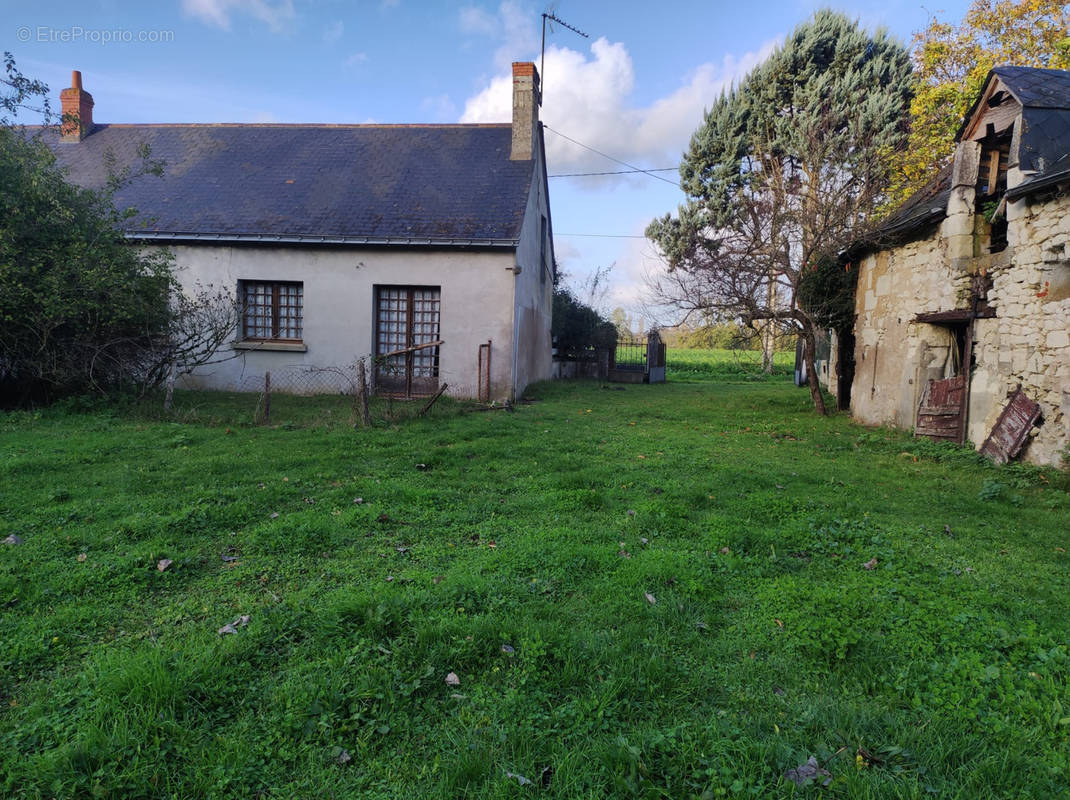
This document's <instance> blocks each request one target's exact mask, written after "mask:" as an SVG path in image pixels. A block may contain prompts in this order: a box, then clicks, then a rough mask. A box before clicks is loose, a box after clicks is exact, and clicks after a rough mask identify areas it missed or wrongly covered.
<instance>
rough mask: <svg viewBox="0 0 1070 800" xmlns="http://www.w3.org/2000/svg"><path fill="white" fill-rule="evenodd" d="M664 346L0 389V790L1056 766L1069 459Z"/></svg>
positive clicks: (916, 772)
mask: <svg viewBox="0 0 1070 800" xmlns="http://www.w3.org/2000/svg"><path fill="white" fill-rule="evenodd" d="M684 357H685V358H693V359H694V360H693V361H692V362H690V363H692V364H693V370H692V371H693V372H694V373H696V374H694V375H691V376H690V377H691V380H690V381H682V380H677V381H671V382H670V383H667V384H662V385H655V386H631V385H629V386H626V387H625V386H600V385H599V384H597V383H556V384H543V385H539V386H536V387H532V388H530V389H529V391H528V394H529V395H530V396H531V397H533V398H535V401H534V402H531V403H530V404H524V405H520V406H518V407H517V408H516V410H515V411H512V412H510V411H486V412H477V413H465V408H464V407H463V406H461V405H456V404H450V405H444V406H443V407H442V408H441V409H437V408H436V411H435V415H434V416H432V417H431V418H425V419H419V420H411V421H404V422H397V423H394V424H388V423H386V422H380V423H379V424H378V425H377V426H376V427H375V428H374V429H371V430H361V429H357V430H355V429H354V428H353V427H352V424H351V408H350V406H349V404H348V402H347V400H346V398H341V397H336V398H318V399H314V400H308V401H303V400H299V399H292V398H284V399H280V400H279V403H278V405H277V414H276V415H275V416H274V419H275V420H276V424H275V425H274V426H271V427H267V426H256V425H253V424H252V420H253V419H254V414H253V410H254V406H255V398H250V397H248V396H245V397H240V398H236V397H218V396H215V395H183V396H181V397H180V398H179V408H178V410H177V411H176V412H175V418H176V419H178V420H181V421H180V422H173V421H167V420H160V419H154V418H153V417H158V416H160V415H159V414H158V413H157V412H151V411H148V412H146V411H144V410H140V411H139V410H136V409H134V410H129V409H128V410H123V411H108V410H106V409H104V410H102V409H94V410H92V411H89V412H85V413H80V412H77V411H75V410H74V409H73V407H72V406H70V405H68V406H66V407H65V408H62V409H61V408H55V409H50V410H45V411H41V412H36V413H9V414H6V415H3V416H0V443H2V449H0V475H2V478H3V481H2V484H0V485H2V488H0V505H2V508H3V515H2V518H0V538H3V537H5V536H8V535H12V534H14V535H17V536H18V537H20V538H21V540H22V544H18V545H11V544H0V607H2V609H3V616H2V618H0V620H2V625H0V675H2V681H0V709H2V715H0V796H2V797H4V798H36V797H42V798H44V797H57V798H73V797H77V798H96V797H102V798H149V797H151V798H202V797H213V798H214V797H243V798H254V797H255V798H321V797H335V798H351V797H402V798H410V797H411V798H458V797H480V798H483V797H488V798H507V797H536V796H539V797H555V798H628V797H635V798H716V797H790V796H795V797H819V796H822V797H840V798H893V797H894V798H898V797H902V798H923V797H925V798H927V797H941V798H963V799H965V798H971V800H972V799H973V798H1007V797H1015V798H1017V797H1021V798H1041V797H1043V798H1050V797H1070V688H1068V687H1070V648H1068V622H1067V620H1068V619H1070V578H1068V565H1070V562H1068V556H1067V554H1066V548H1070V497H1068V495H1067V493H1066V491H1065V487H1066V485H1067V476H1066V475H1065V474H1060V473H1056V472H1051V471H1049V472H1041V471H1038V470H1036V469H1033V468H1029V467H1025V466H1013V467H1010V468H1003V469H997V468H995V467H992V466H990V465H987V464H985V463H983V462H982V461H981V460H979V458H978V457H977V456H976V455H975V454H973V453H972V452H971V451H967V450H959V449H955V448H952V447H947V446H937V445H934V444H932V443H930V442H925V441H915V440H913V439H911V438H910V437H908V436H906V435H904V434H900V433H893V432H889V431H885V430H869V429H865V428H861V427H859V426H856V425H854V424H852V423H851V422H850V421H849V420H848V419H847V418H846V417H844V416H842V415H839V416H833V417H829V418H824V419H822V418H818V417H816V416H814V415H813V413H812V412H811V411H810V410H809V407H808V396H807V392H806V391H805V390H802V389H797V388H795V387H793V386H792V385H791V384H790V382H789V381H787V380H786V379H785V378H783V377H781V378H779V379H777V380H776V381H775V382H761V381H758V382H754V381H746V380H740V381H739V382H735V383H730V382H728V381H727V380H721V381H720V382H700V381H698V377H699V376H698V374H697V373H699V372H700V371H701V369H703V368H706V369H709V370H714V369H715V367H714V366H710V365H711V364H713V363H714V359H713V357H712V356H710V357H708V358H707V360H706V362H703V361H702V360H701V359H700V358H699V357H696V356H692V355H691V354H687V355H686V356H684ZM683 363H684V361H683V359H682V358H680V354H678V353H675V352H674V353H672V354H671V358H670V377H672V376H673V375H674V372H673V365H674V364H683ZM704 363H705V365H706V366H705V367H704V366H703V364H704ZM358 498H359V499H360V502H356V500H357V499H358ZM160 559H170V560H171V561H172V563H171V565H170V567H169V568H167V569H166V570H165V571H162V572H161V571H159V570H158V569H157V564H158V562H159V561H160ZM867 566H868V567H870V568H867ZM244 615H248V621H247V623H245V621H244ZM227 624H232V625H233V630H234V631H235V633H227V634H220V633H218V632H217V631H219V629H221V628H223V627H224V626H226V625H227ZM451 673H452V674H453V675H455V676H456V678H457V681H456V685H449V684H447V680H446V679H447V676H449V675H450V674H451ZM810 756H814V757H816V758H817V760H818V761H819V763H820V764H821V765H822V766H823V767H824V768H825V769H826V770H827V771H828V772H829V773H830V774H831V779H832V783H831V784H830V785H829V786H828V788H825V789H822V788H820V787H818V786H815V785H810V786H806V787H803V788H801V789H800V788H796V787H795V786H794V784H792V783H790V782H788V781H787V780H785V778H784V777H783V776H784V773H785V771H786V770H788V769H791V768H793V767H796V766H798V765H799V764H802V763H804V762H806V760H807V759H808V758H809V757H810ZM510 774H512V776H513V777H510ZM515 776H522V778H523V779H524V780H530V781H532V784H527V785H521V780H520V779H519V778H517V777H515Z"/></svg>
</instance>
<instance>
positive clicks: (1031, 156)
mask: <svg viewBox="0 0 1070 800" xmlns="http://www.w3.org/2000/svg"><path fill="white" fill-rule="evenodd" d="M883 234H884V236H883V237H882V239H881V241H882V242H883V243H882V244H880V245H877V246H873V247H871V248H870V249H869V250H868V251H867V252H865V253H864V254H863V255H861V256H860V257H858V258H857V260H856V261H855V264H856V266H857V268H858V270H859V274H858V286H857V293H856V299H855V304H856V305H855V308H856V312H857V317H856V321H855V326H854V331H853V335H849V336H844V337H841V341H840V342H839V343H838V346H837V347H836V348H834V350H835V351H836V355H837V356H838V359H839V361H840V364H839V365H838V367H837V369H831V370H830V390H832V391H834V392H838V393H839V394H840V396H841V399H842V398H843V397H844V396H845V395H848V394H849V397H850V408H851V412H852V414H853V415H854V416H855V418H857V419H858V420H860V421H861V422H864V423H869V424H879V425H893V426H896V427H900V428H913V429H914V430H915V432H916V433H918V434H919V435H927V436H931V437H933V438H937V439H946V440H950V441H955V442H959V443H962V442H965V441H967V440H968V441H970V442H972V443H973V444H974V446H976V447H978V448H980V447H982V445H984V447H985V450H986V452H989V451H991V452H992V454H994V455H996V457H997V460H1003V459H1004V458H1007V457H1013V456H1014V455H1015V454H1016V453H1018V452H1019V451H1020V452H1021V454H1022V457H1023V458H1025V459H1026V460H1028V461H1031V462H1034V463H1038V464H1053V465H1058V464H1059V463H1060V461H1061V458H1062V456H1063V454H1064V453H1066V452H1067V448H1068V447H1070V72H1068V71H1064V70H1051V69H1034V68H1026V67H997V68H996V69H994V70H992V72H991V73H990V74H989V75H988V78H987V79H986V82H985V85H984V88H983V90H982V92H981V94H980V96H979V97H978V98H977V101H976V102H975V104H974V106H973V108H972V109H971V111H970V113H969V114H968V115H967V117H966V120H965V122H964V123H963V125H962V127H961V129H960V131H959V134H958V136H957V150H956V153H955V158H954V163H953V165H952V166H951V167H949V168H948V169H946V170H945V171H944V172H942V173H941V174H940V175H939V176H938V177H937V178H936V179H935V180H934V181H933V182H932V184H931V185H930V186H929V187H928V188H927V189H926V190H924V191H922V192H920V193H919V194H918V195H916V196H915V197H913V198H911V199H910V200H909V201H907V203H906V204H905V205H904V206H903V207H902V208H900V209H899V210H898V211H897V212H896V213H895V214H893V215H892V217H891V218H890V219H889V220H888V222H887V223H886V225H885V227H884V229H883ZM837 373H839V379H837ZM837 384H838V385H837ZM1019 390H1020V392H1019ZM1008 406H1010V408H1009V409H1008ZM997 423H998V424H997ZM994 428H998V429H999V430H998V431H997V436H995V437H992V433H993V429H994ZM990 437H991V438H992V441H991V442H986V440H989V439H990Z"/></svg>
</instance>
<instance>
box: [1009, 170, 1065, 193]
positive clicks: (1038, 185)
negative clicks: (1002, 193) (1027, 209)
mask: <svg viewBox="0 0 1070 800" xmlns="http://www.w3.org/2000/svg"><path fill="white" fill-rule="evenodd" d="M1060 184H1067V185H1068V186H1070V166H1067V167H1064V168H1063V169H1060V170H1058V171H1057V172H1052V173H1049V174H1047V175H1042V176H1039V177H1037V178H1034V179H1033V180H1027V181H1023V182H1022V183H1019V184H1018V185H1017V186H1015V187H1013V188H1011V189H1008V190H1007V195H1006V197H1007V200H1018V199H1020V198H1022V197H1027V196H1028V195H1031V194H1035V193H1037V192H1042V191H1044V190H1045V189H1052V188H1056V189H1057V188H1058V187H1059V185H1060Z"/></svg>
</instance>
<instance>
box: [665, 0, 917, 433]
mask: <svg viewBox="0 0 1070 800" xmlns="http://www.w3.org/2000/svg"><path fill="white" fill-rule="evenodd" d="M910 75H911V66H910V58H909V56H908V54H907V51H906V49H905V48H904V47H903V45H901V44H900V43H899V42H897V41H895V40H893V39H891V38H890V37H889V36H888V35H887V34H886V33H885V32H884V31H877V32H876V33H873V34H870V33H868V32H867V31H865V30H864V29H862V28H860V27H859V25H858V23H857V22H854V21H852V20H850V19H849V18H847V17H846V16H844V15H843V14H840V13H836V12H833V11H828V10H824V11H819V12H817V13H816V14H815V15H814V16H813V18H812V19H811V20H809V21H807V22H806V23H804V24H802V25H800V26H799V27H798V28H796V30H795V31H794V32H793V33H792V34H791V35H790V36H789V37H788V39H787V41H786V42H785V43H784V45H783V46H782V47H780V48H779V49H777V50H776V51H775V52H774V53H773V54H772V55H771V56H770V57H769V59H768V60H766V61H765V62H764V63H762V64H761V65H760V66H758V67H757V68H756V69H755V70H754V71H752V72H751V73H750V74H749V75H747V76H746V77H745V78H744V79H743V80H742V81H740V83H739V84H738V85H737V86H736V87H735V88H733V89H732V90H731V91H729V92H726V93H724V94H722V95H721V97H719V98H718V99H717V101H716V102H715V103H714V104H713V106H712V107H711V108H710V110H709V111H708V112H707V113H706V117H705V121H704V122H703V124H702V126H701V127H700V128H699V129H698V130H697V131H696V132H695V134H694V135H693V136H692V138H691V145H690V148H689V149H688V152H687V153H686V154H685V155H684V160H683V163H682V164H681V166H680V176H681V179H682V180H681V184H682V186H683V188H684V191H685V192H686V193H687V195H688V199H687V202H686V203H685V204H684V205H683V206H681V207H680V208H679V210H678V213H677V216H675V217H672V216H670V215H666V216H665V217H663V218H661V219H657V220H654V221H653V222H652V223H651V224H650V225H649V226H648V228H647V236H649V237H650V238H651V239H652V240H653V241H654V242H655V244H657V245H658V247H659V248H660V249H661V251H662V253H663V254H664V256H665V258H666V261H667V263H668V268H669V269H668V271H667V272H666V273H665V274H664V275H663V276H662V277H661V278H659V279H658V280H657V281H656V282H655V283H654V285H653V287H652V288H653V294H654V296H655V298H656V299H657V300H659V301H661V302H663V303H667V304H672V305H674V306H676V307H678V308H682V309H684V310H686V311H706V312H714V313H717V314H720V315H730V316H735V317H738V318H740V319H742V320H743V321H744V322H745V323H747V324H749V325H752V326H760V325H766V324H772V325H775V326H777V327H778V328H780V329H781V330H782V331H784V332H794V333H797V334H799V335H801V336H803V338H804V340H805V341H806V343H807V347H806V360H807V367H808V370H807V371H808V375H809V376H810V390H811V394H812V396H813V399H814V404H815V407H816V408H817V410H818V411H820V412H822V413H824V411H825V409H824V402H823V400H822V397H821V392H820V388H819V386H818V384H817V378H816V373H815V371H814V368H813V367H814V364H813V354H814V345H815V338H814V334H815V330H816V322H815V319H814V314H812V313H811V311H810V310H808V309H807V308H806V307H804V306H803V305H801V304H800V302H799V299H800V298H799V287H800V283H801V282H802V281H805V280H806V275H807V273H808V271H812V268H813V265H815V264H817V263H818V262H819V261H820V260H821V259H823V258H829V257H833V258H835V257H837V256H839V254H840V253H841V252H842V251H844V250H845V249H846V248H847V247H848V246H849V245H850V243H851V242H853V241H855V240H857V239H859V238H861V237H864V236H865V235H866V234H867V231H868V229H869V226H870V225H871V224H872V220H873V215H874V209H875V208H876V207H877V206H878V204H879V203H880V201H881V199H882V193H883V191H884V189H885V187H886V186H887V182H888V177H889V172H890V169H891V168H892V166H893V165H894V159H895V157H896V154H897V153H898V152H899V151H900V150H901V149H902V147H903V144H904V142H905V138H906V121H907V108H908V103H909V101H910ZM808 296H809V297H815V296H816V295H814V293H809V294H808Z"/></svg>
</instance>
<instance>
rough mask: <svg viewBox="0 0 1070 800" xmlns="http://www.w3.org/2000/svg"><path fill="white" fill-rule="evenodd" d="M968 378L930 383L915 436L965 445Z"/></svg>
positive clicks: (924, 395)
mask: <svg viewBox="0 0 1070 800" xmlns="http://www.w3.org/2000/svg"><path fill="white" fill-rule="evenodd" d="M965 415H966V376H965V375H956V376H955V377H953V378H944V379H943V380H939V381H929V384H928V385H927V386H926V387H925V392H924V394H922V398H921V404H920V405H919V406H918V422H917V425H916V427H915V428H914V435H915V436H927V437H929V438H930V439H935V440H942V441H948V442H956V443H957V444H962V443H963V441H964V434H965V432H966V426H965V424H964V422H965Z"/></svg>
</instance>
